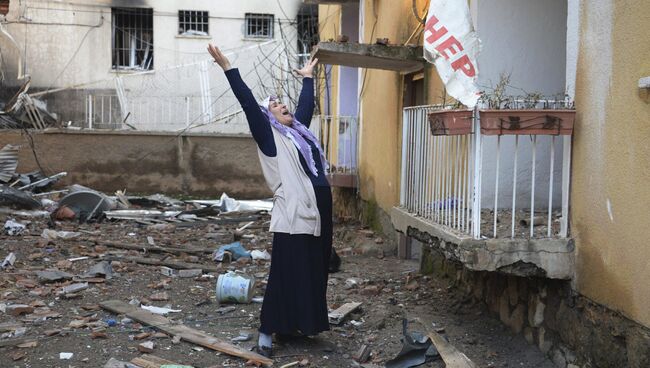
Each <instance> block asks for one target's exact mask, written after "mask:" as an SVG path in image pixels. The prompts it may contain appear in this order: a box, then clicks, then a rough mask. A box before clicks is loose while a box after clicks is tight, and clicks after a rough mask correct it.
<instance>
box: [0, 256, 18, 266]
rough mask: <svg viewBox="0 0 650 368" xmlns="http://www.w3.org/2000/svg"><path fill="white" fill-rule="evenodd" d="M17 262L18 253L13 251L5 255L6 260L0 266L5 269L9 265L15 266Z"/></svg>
mask: <svg viewBox="0 0 650 368" xmlns="http://www.w3.org/2000/svg"><path fill="white" fill-rule="evenodd" d="M15 262H16V253H14V252H11V253H9V254H8V255H7V256H6V257H5V260H4V261H2V265H0V267H2V268H3V269H5V268H7V267H9V266H13V265H14V263H15Z"/></svg>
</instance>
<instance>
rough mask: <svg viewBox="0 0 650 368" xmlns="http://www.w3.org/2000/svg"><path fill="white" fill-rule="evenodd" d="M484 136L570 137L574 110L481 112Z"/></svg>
mask: <svg viewBox="0 0 650 368" xmlns="http://www.w3.org/2000/svg"><path fill="white" fill-rule="evenodd" d="M480 116H481V133H482V134H484V135H504V134H507V135H571V134H573V123H574V122H575V110H533V109H530V110H481V111H480Z"/></svg>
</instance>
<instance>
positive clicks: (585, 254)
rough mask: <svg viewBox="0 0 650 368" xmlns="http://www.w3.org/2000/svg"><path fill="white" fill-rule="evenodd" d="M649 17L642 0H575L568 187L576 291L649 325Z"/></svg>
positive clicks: (646, 6) (649, 6)
mask: <svg viewBox="0 0 650 368" xmlns="http://www.w3.org/2000/svg"><path fill="white" fill-rule="evenodd" d="M649 20H650V4H649V3H648V2H647V1H645V0H636V1H635V0H625V1H614V0H601V1H583V2H581V9H580V38H579V53H578V67H577V79H576V92H575V98H576V106H577V122H576V124H577V126H576V134H575V137H574V146H573V147H574V148H573V163H572V190H571V233H572V235H573V237H575V239H576V246H577V252H578V253H577V261H578V268H577V287H578V290H579V291H580V292H581V293H583V294H584V295H586V296H588V297H589V298H591V299H593V300H595V301H597V302H599V303H602V304H605V305H607V306H609V307H610V308H613V309H616V310H619V311H621V312H622V313H624V314H625V315H626V316H628V317H630V318H632V319H634V320H636V321H638V322H640V323H642V324H644V325H646V326H650V308H649V307H648V306H649V305H650V288H649V287H648V280H650V267H648V266H649V265H650V264H649V263H648V260H649V259H650V247H648V239H650V227H649V226H648V208H650V190H649V189H648V188H649V187H648V182H650V170H648V168H649V167H650V145H648V142H647V139H648V137H650V125H649V124H648V122H649V121H650V98H649V96H648V90H640V89H638V88H637V81H638V79H639V78H641V77H644V76H648V75H650V58H649V57H648V56H649V55H650V43H649V42H648V39H650V29H649V28H648V26H647V25H648V21H649Z"/></svg>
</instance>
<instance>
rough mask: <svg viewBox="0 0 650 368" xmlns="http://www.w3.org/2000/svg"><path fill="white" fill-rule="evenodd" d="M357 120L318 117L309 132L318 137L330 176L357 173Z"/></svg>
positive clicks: (347, 117) (330, 116)
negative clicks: (328, 164)
mask: <svg viewBox="0 0 650 368" xmlns="http://www.w3.org/2000/svg"><path fill="white" fill-rule="evenodd" d="M357 122H358V120H357V118H356V117H354V116H334V115H319V116H316V117H314V119H313V121H312V126H311V127H310V129H311V131H312V132H314V134H315V135H316V136H317V137H318V139H319V140H320V142H321V146H322V148H323V152H324V153H325V157H326V158H327V161H328V162H329V163H330V168H329V173H330V174H334V173H336V174H356V173H357V147H358V144H357V143H358V124H357Z"/></svg>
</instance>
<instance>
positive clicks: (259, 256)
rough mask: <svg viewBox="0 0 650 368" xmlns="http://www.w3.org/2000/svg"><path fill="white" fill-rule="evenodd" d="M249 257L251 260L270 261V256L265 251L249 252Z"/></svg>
mask: <svg viewBox="0 0 650 368" xmlns="http://www.w3.org/2000/svg"><path fill="white" fill-rule="evenodd" d="M251 257H252V258H253V260H264V261H270V260H271V254H269V252H268V251H267V250H266V249H264V250H263V251H261V250H257V249H255V250H253V251H252V252H251Z"/></svg>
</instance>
